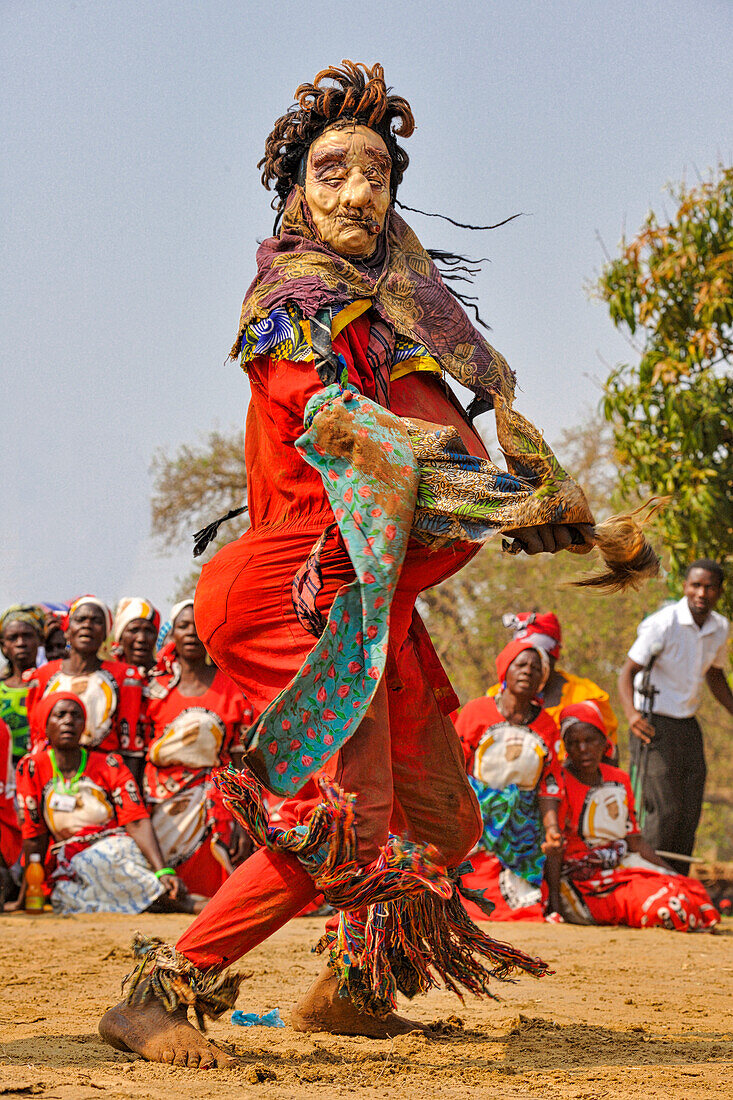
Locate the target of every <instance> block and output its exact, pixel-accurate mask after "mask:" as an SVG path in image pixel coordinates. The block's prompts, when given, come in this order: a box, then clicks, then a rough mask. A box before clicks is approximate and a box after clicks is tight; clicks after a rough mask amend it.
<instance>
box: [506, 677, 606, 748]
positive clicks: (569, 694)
mask: <svg viewBox="0 0 733 1100" xmlns="http://www.w3.org/2000/svg"><path fill="white" fill-rule="evenodd" d="M555 672H556V673H557V674H558V676H562V677H563V679H564V681H565V683H564V684H563V686H562V695H561V696H560V702H559V703H557V705H556V706H554V707H545V708H544V709H545V711H546V713H547V714H549V715H550V717H551V718H552V720H553V722H554V723H555V725H556V726H557V728H558V729H559V728H560V711H561V710H562V709H563V707H569V706H570V705H571V704H572V703H585V702H587V701H588V700H590V701H591V702H593V703H596V704H597V706H598V709H599V710H600V712H601V714H602V716H603V721H604V722H605V725H606V729H607V730H608V740H609V741H610V742H611V744H612V745H613V746H614V747H615V746H616V744H617V731H618V719H617V718H616V715H615V714H614V713H613V710H612V709H611V704H610V703H609V701H608V692H607V691H604V690H603V688H599V687H598V684H594V683H593V681H592V680H586V679H585V678H584V677H583V676H576V675H575V674H574V673H573V672H566V671H565V669H564V668H556V669H555ZM500 687H501V685H500V684H492V686H491V687H490V688H489V690H488V691H487V692H486V694H487V695H496V694H497V693H498V691H499V689H500ZM558 757H559V759H560V760H562V759H564V757H565V750H564V749H563V747H562V744H561V745H560V750H559V752H558Z"/></svg>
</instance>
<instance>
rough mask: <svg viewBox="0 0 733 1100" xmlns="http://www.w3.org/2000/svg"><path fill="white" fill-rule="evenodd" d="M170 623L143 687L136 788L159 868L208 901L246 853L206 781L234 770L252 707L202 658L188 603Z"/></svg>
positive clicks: (238, 832) (220, 801)
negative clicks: (144, 743) (147, 732)
mask: <svg viewBox="0 0 733 1100" xmlns="http://www.w3.org/2000/svg"><path fill="white" fill-rule="evenodd" d="M171 621H172V624H173V626H172V631H171V638H172V642H173V646H174V651H173V654H172V659H171V660H170V661H168V662H167V667H166V668H165V669H164V670H163V671H162V672H160V673H159V674H158V675H154V676H153V677H152V678H151V683H150V687H149V688H148V694H149V699H148V703H147V718H148V721H149V723H150V728H151V741H150V744H149V746H148V752H147V762H146V764H145V774H144V780H143V789H144V792H145V801H146V803H147V805H148V809H149V810H150V815H151V818H152V821H153V828H154V829H155V833H156V836H157V838H158V842H159V843H160V846H161V848H162V850H163V853H164V856H165V859H166V862H167V863H169V864H170V865H171V866H172V867H176V868H177V869H178V873H179V874H180V876H181V878H182V879H183V881H184V882H185V883H186V885H187V887H188V889H189V890H191V892H192V893H195V894H202V895H203V896H204V897H212V896H213V895H214V894H215V893H216V891H217V890H218V889H219V887H220V886H221V884H222V882H224V881H225V879H226V878H227V877H228V875H230V874H231V872H232V870H233V867H234V865H236V863H237V862H240V861H241V858H242V856H243V855H246V854H248V852H249V847H248V846H247V849H246V851H245V850H243V845H244V841H245V838H244V836H243V834H242V832H241V830H240V829H239V826H237V828H236V829H235V828H234V821H233V819H232V816H231V814H229V813H228V811H227V810H225V808H224V803H223V799H222V797H221V795H220V794H219V792H218V791H217V790H216V789H215V787H214V786H213V784H212V783H211V780H210V777H211V773H212V771H213V770H214V768H218V767H221V765H223V764H224V765H226V764H228V763H229V761H230V760H233V761H234V763H235V765H236V766H237V767H241V755H242V733H243V731H244V730H245V729H246V728H247V727H248V726H249V725H251V723H252V717H253V716H252V708H251V706H250V705H249V703H248V702H247V700H246V699H245V697H244V695H243V694H242V692H241V691H240V690H239V688H238V687H237V686H236V684H234V683H233V681H232V680H230V679H229V677H228V676H225V675H224V673H223V672H220V671H219V669H218V668H216V666H215V665H212V664H211V662H210V661H209V659H208V658H207V655H206V650H205V649H204V646H203V643H202V642H201V640H200V638H199V636H198V633H197V632H196V625H195V623H194V619H193V600H183V601H182V602H181V603H179V604H176V606H175V607H174V608H173V610H172V611H171Z"/></svg>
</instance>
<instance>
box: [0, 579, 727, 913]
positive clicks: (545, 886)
mask: <svg viewBox="0 0 733 1100" xmlns="http://www.w3.org/2000/svg"><path fill="white" fill-rule="evenodd" d="M505 625H507V626H508V627H509V628H510V629H511V630H512V631H513V635H514V637H513V638H512V640H511V641H510V642H509V644H508V645H506V646H505V647H504V649H503V650H502V651H501V653H500V654H499V655H498V657H497V659H496V669H497V674H498V680H497V682H496V683H495V684H493V685H492V686H490V687H489V688H488V690H487V693H486V695H484V696H482V697H481V698H479V699H474V700H471V701H470V702H468V703H466V705H465V706H464V707H462V708H461V709H460V711H459V712H457V714H456V715H455V716H454V717H455V721H456V728H457V730H458V734H459V737H460V739H461V742H462V745H463V749H464V754H465V759H466V768H467V771H468V775H469V778H470V781H471V784H472V786H473V789H474V791H475V794H476V797H477V800H478V803H479V806H480V809H481V813H482V817H483V825H484V828H483V833H482V836H481V838H480V840H479V842H478V844H477V846H476V849H475V850H474V852H472V853H471V856H470V862H471V866H472V870H471V871H468V872H466V873H464V874H463V879H462V882H463V889H465V891H466V895H465V899H466V900H465V905H466V907H467V908H468V910H469V912H470V914H471V916H472V917H473V918H474V919H479V920H485V919H490V920H532V921H552V922H571V923H578V924H608V925H619V924H624V925H628V926H631V927H637V928H644V927H652V926H662V927H666V928H670V929H677V930H681V931H694V930H705V929H709V928H712V927H714V926H715V925H716V924H717V922H718V920H719V915H718V913H717V912H716V910H715V908H714V906H713V904H712V902H711V901H710V898H709V897H708V895H707V893H706V891H705V889H704V887H703V886H702V885H701V883H699V882H697V881H695V880H693V879H690V878H687V877H686V876H684V875H680V874H677V873H675V872H674V870H673V869H672V868H671V867H670V866H668V865H667V864H666V863H665V862H664V860H663V859H662V858H661V857H660V856H659V855H657V853H656V852H655V851H654V850H653V849H652V848H651V847H650V846H649V845H648V844H647V843H646V842H645V841H644V839H643V837H642V835H641V833H640V831H639V827H638V824H637V820H636V816H635V808H634V797H633V793H632V788H631V783H630V780H629V777H628V775H627V774H626V772H624V771H622V770H621V769H619V768H618V767H616V766H615V764H616V761H617V759H618V751H617V744H616V729H617V722H616V718H615V716H614V714H613V711H612V709H611V706H610V703H609V697H608V694H607V693H606V692H605V691H603V689H602V688H600V687H598V686H597V685H596V684H594V683H592V681H590V680H587V679H584V678H582V677H579V676H576V675H574V674H573V673H571V672H568V671H566V670H565V669H564V668H561V667H559V666H558V663H557V662H558V659H559V656H560V650H561V644H562V634H561V629H560V623H559V621H558V620H557V618H556V616H555V615H552V614H538V613H526V614H525V613H520V614H518V615H510V616H505ZM0 647H1V648H2V655H3V656H4V658H5V662H6V668H5V671H4V674H2V675H3V678H1V679H0V904H2V903H4V907H5V909H6V910H12V909H14V908H19V907H21V906H22V905H23V903H24V891H25V882H24V878H23V867H24V866H25V865H26V864H27V861H28V860H29V859H30V857H31V856H32V855H33V856H39V857H40V858H41V860H42V861H43V863H44V867H45V880H46V886H45V890H46V894H47V898H48V900H50V902H51V904H52V906H53V908H54V910H55V911H57V912H60V913H74V912H76V913H79V912H118V913H139V912H142V911H143V910H146V909H148V910H149V909H153V910H158V911H168V912H176V911H177V912H196V911H198V909H200V908H201V907H202V905H203V904H204V903H205V900H206V899H207V898H209V897H211V896H213V894H214V893H215V892H216V890H217V889H218V888H219V886H220V885H221V884H222V882H223V881H224V879H225V878H226V877H227V876H228V875H229V874H231V872H232V871H233V869H234V867H236V866H237V865H238V864H239V863H240V862H242V861H243V860H244V859H246V858H247V857H248V856H249V855H250V853H251V851H252V846H251V841H250V840H249V838H248V837H247V836H246V835H245V834H244V832H243V831H242V829H241V827H240V826H239V825H238V824H237V823H236V822H235V821H234V820H233V819H232V817H231V815H230V814H229V813H228V812H227V809H226V807H225V805H224V802H223V800H222V798H221V796H220V795H219V793H218V791H217V789H216V787H215V785H214V783H213V782H212V778H211V777H212V773H213V772H214V770H215V769H217V768H219V767H221V766H225V765H227V764H229V763H232V764H234V766H235V767H240V766H241V763H242V759H243V756H244V752H245V735H246V731H247V729H248V727H249V726H250V725H251V724H252V722H253V719H254V715H253V712H252V707H251V706H250V704H249V702H248V701H247V699H246V698H245V697H244V696H243V694H242V692H241V691H240V690H239V689H238V688H237V687H236V685H235V684H234V683H233V682H232V681H231V680H230V679H229V678H228V677H227V676H226V675H225V674H224V673H223V672H221V671H220V670H219V669H218V668H216V666H215V665H213V664H212V662H211V659H210V658H209V656H208V655H207V653H206V650H205V648H204V645H203V643H202V642H201V640H200V638H199V636H198V633H197V630H196V624H195V621H194V614H193V600H192V599H186V600H182V601H181V602H180V603H178V604H176V605H175V606H174V607H173V608H172V610H171V613H170V617H169V620H168V621H167V623H166V624H165V625H164V626H163V627H162V629H161V622H160V615H159V613H158V611H157V610H156V608H155V607H154V606H153V605H152V603H151V602H150V601H149V600H147V599H145V598H143V597H132V598H126V599H123V600H121V601H120V602H119V604H118V606H117V610H116V613H115V615H114V616H113V615H112V613H111V611H110V609H109V608H108V607H107V605H106V604H105V603H104V602H103V601H102V600H100V599H99V598H98V597H96V596H93V595H83V596H80V597H79V598H77V599H76V600H74V601H73V602H72V603H71V604H70V605H69V608H68V611H67V612H66V613H65V614H64V615H63V617H59V616H58V615H57V614H53V613H49V612H48V611H47V610H46V609H45V608H43V607H40V606H21V605H15V606H13V607H11V608H8V610H7V611H6V612H5V613H4V614H3V615H2V616H0ZM272 810H273V812H275V813H276V812H277V808H276V806H273V807H272Z"/></svg>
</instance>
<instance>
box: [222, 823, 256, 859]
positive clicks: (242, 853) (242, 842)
mask: <svg viewBox="0 0 733 1100" xmlns="http://www.w3.org/2000/svg"><path fill="white" fill-rule="evenodd" d="M253 848H254V846H253V844H252V841H251V839H250V837H249V836H248V834H247V833H246V832H245V831H244V829H243V828H242V826H241V825H240V824H239V822H238V821H235V822H234V828H233V829H232V839H231V840H230V841H229V844H228V848H227V850H228V852H229V858H230V859H231V861H232V864H233V865H234V866H235V867H239V864H240V863H244V861H245V859H249V857H250V856H251V855H252V851H253Z"/></svg>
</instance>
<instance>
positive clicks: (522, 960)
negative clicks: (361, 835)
mask: <svg viewBox="0 0 733 1100" xmlns="http://www.w3.org/2000/svg"><path fill="white" fill-rule="evenodd" d="M315 950H316V951H318V952H324V951H328V957H329V964H330V966H331V968H332V969H333V970H334V972H335V973H336V974H337V976H338V978H339V991H340V993H341V994H342V996H346V997H348V998H349V1000H351V1001H352V1002H353V1003H354V1004H355V1005H356V1006H357V1008H358V1009H360V1011H362V1012H368V1013H369V1014H370V1015H372V1016H378V1017H384V1016H386V1015H387V1014H388V1013H389V1012H393V1011H394V1010H395V1008H396V994H397V993H398V992H399V993H402V994H404V995H405V996H406V997H409V998H412V997H414V996H416V994H418V993H425V992H427V990H428V989H430V988H431V987H436V986H438V985H439V984H440V983H441V982H442V984H443V985H444V986H445V988H446V989H449V990H450V991H451V992H452V993H455V994H456V995H457V996H458V997H459V998H460V999H461V1000H463V990H466V991H468V992H469V993H472V994H474V995H475V996H478V997H480V996H488V997H493V996H494V993H493V992H492V991H491V989H490V988H489V982H490V980H491V979H498V980H499V981H512V980H514V978H515V975H517V974H519V973H520V972H524V973H526V974H530V975H532V976H533V977H537V978H541V977H543V976H544V975H545V974H551V973H552V971H551V970H550V969H549V967H548V966H547V964H546V963H544V962H543V961H542V959H539V958H532V957H531V956H529V955H526V954H525V953H524V952H523V951H519V950H517V949H516V948H514V947H511V946H510V945H509V944H506V943H502V942H501V941H499V940H494V939H492V938H491V937H490V936H487V935H486V933H485V932H482V931H481V929H480V928H478V927H477V926H476V925H475V924H474V922H473V921H472V920H471V918H470V917H469V915H468V913H467V912H466V910H465V908H464V906H463V903H462V902H461V899H460V896H459V892H458V889H457V888H456V889H454V890H453V893H452V895H451V897H449V898H447V899H446V898H443V897H439V896H437V895H436V894H434V893H432V892H430V891H427V890H423V892H422V893H421V894H418V895H416V896H413V897H406V898H402V899H400V900H398V901H392V902H388V903H382V904H378V905H372V906H369V908H368V909H367V911H366V916H365V918H362V916H361V915H360V914H358V913H353V912H348V913H342V914H341V917H340V920H339V925H338V929H337V930H336V931H333V932H327V933H326V935H324V936H323V937H322V938H321V940H320V941H319V943H318V944H317V945H316V948H315ZM481 956H482V957H483V958H481ZM461 987H462V988H461Z"/></svg>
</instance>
